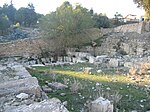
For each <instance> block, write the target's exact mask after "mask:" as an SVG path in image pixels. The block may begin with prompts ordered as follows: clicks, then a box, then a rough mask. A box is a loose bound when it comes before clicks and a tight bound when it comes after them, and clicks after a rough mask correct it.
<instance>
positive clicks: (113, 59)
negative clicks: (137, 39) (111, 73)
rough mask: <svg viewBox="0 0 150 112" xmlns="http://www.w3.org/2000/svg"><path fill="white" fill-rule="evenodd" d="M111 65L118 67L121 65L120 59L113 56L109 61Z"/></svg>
mask: <svg viewBox="0 0 150 112" xmlns="http://www.w3.org/2000/svg"><path fill="white" fill-rule="evenodd" d="M109 66H110V67H118V66H119V60H118V59H115V58H111V59H110V61H109Z"/></svg>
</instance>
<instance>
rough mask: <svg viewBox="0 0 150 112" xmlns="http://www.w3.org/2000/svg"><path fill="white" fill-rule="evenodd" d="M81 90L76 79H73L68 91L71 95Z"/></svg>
mask: <svg viewBox="0 0 150 112" xmlns="http://www.w3.org/2000/svg"><path fill="white" fill-rule="evenodd" d="M81 89H83V86H82V84H81V83H80V81H78V80H77V79H75V78H74V79H73V82H70V90H71V92H72V93H77V92H78V91H79V90H81Z"/></svg>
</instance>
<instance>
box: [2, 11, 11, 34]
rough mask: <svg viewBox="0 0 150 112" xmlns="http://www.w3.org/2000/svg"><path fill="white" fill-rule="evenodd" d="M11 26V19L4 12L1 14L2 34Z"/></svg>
mask: <svg viewBox="0 0 150 112" xmlns="http://www.w3.org/2000/svg"><path fill="white" fill-rule="evenodd" d="M9 27H10V21H9V19H8V17H7V16H6V15H4V14H1V15H0V31H1V32H0V34H1V35H3V34H4V33H5V31H6V30H7V29H8V28H9Z"/></svg>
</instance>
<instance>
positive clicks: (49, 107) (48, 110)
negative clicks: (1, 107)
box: [5, 98, 69, 112]
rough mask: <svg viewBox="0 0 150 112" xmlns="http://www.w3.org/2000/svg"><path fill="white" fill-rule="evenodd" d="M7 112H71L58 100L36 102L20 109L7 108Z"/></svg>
mask: <svg viewBox="0 0 150 112" xmlns="http://www.w3.org/2000/svg"><path fill="white" fill-rule="evenodd" d="M5 112H69V111H68V110H67V109H66V108H65V107H64V105H62V103H61V101H60V100H59V99H56V98H52V99H49V100H44V101H41V102H35V103H33V104H30V105H28V106H27V105H21V106H19V107H7V108H5Z"/></svg>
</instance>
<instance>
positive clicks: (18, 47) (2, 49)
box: [0, 38, 45, 56]
mask: <svg viewBox="0 0 150 112" xmlns="http://www.w3.org/2000/svg"><path fill="white" fill-rule="evenodd" d="M44 45H45V43H44V41H43V40H42V39H38V38H37V39H23V40H18V41H12V42H8V43H1V44H0V56H23V55H31V54H39V53H40V52H41V50H40V49H39V47H40V46H44Z"/></svg>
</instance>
